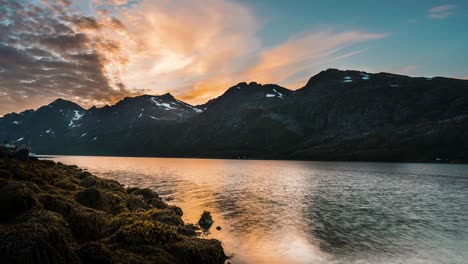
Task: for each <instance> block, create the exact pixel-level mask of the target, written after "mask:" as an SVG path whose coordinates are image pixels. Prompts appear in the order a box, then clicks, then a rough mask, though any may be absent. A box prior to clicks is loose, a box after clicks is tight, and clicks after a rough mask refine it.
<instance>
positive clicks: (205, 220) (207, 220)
mask: <svg viewBox="0 0 468 264" xmlns="http://www.w3.org/2000/svg"><path fill="white" fill-rule="evenodd" d="M213 223H214V221H213V218H212V217H211V213H210V212H208V211H204V212H203V214H202V215H201V217H200V220H198V224H199V225H200V226H201V227H202V228H204V229H209V228H210V227H211V226H212V225H213Z"/></svg>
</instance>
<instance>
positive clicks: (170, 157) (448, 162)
mask: <svg viewBox="0 0 468 264" xmlns="http://www.w3.org/2000/svg"><path fill="white" fill-rule="evenodd" d="M60 156H64V157H116V158H155V159H202V160H206V159H213V160H248V161H255V160H258V161H303V162H350V163H402V164H462V165H463V164H468V162H455V161H446V162H444V161H388V160H381V161H379V160H339V159H337V160H325V159H323V160H320V159H315V160H309V159H281V158H278V159H273V158H229V157H192V156H187V157H184V156H124V155H122V156H121V155H83V154H79V155H69V154H56V155H55V154H45V155H36V157H37V158H39V159H53V158H56V157H60Z"/></svg>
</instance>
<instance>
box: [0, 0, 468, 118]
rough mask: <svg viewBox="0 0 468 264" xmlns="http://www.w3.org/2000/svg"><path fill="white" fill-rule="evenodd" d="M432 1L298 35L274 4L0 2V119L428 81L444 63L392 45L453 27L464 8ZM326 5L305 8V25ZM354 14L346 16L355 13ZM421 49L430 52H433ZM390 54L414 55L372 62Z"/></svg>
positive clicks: (311, 27) (457, 73) (456, 73)
mask: <svg viewBox="0 0 468 264" xmlns="http://www.w3.org/2000/svg"><path fill="white" fill-rule="evenodd" d="M363 2H368V1H363ZM432 2H434V3H432V5H429V4H428V5H427V6H426V5H417V6H412V7H411V9H412V10H419V12H420V13H414V14H413V16H414V17H413V18H410V17H405V18H403V17H397V18H395V19H393V21H391V20H389V19H391V18H389V19H386V20H385V21H376V24H372V23H370V22H372V21H373V20H372V19H374V18H373V17H371V16H370V15H369V17H368V18H363V19H362V21H358V20H356V19H354V20H356V21H354V22H353V21H348V22H346V19H345V16H343V19H342V20H340V21H333V19H330V20H329V21H327V20H323V21H320V22H319V23H317V22H315V20H314V19H312V18H311V21H310V23H303V25H302V26H301V27H299V28H298V27H297V26H295V25H296V23H297V22H299V21H300V20H301V19H304V18H303V17H302V16H301V13H300V12H299V10H295V9H294V10H295V11H297V12H298V14H297V17H293V18H291V17H289V18H288V19H287V20H286V14H285V15H284V16H282V14H281V13H280V12H279V10H280V9H281V7H282V6H281V4H280V3H276V2H275V1H271V2H270V1H268V3H267V2H262V1H259V2H258V3H257V4H255V5H254V4H248V3H247V2H245V1H240V0H238V1H236V0H223V1H217V0H207V1H204V2H203V4H200V2H199V1H193V0H181V1H170V0H156V1H149V0H112V1H104V0H86V1H69V0H61V1H48V0H42V1H38V0H30V1H26V2H16V1H9V0H1V1H0V3H1V6H2V7H0V15H1V16H0V18H1V24H0V25H1V27H2V33H1V34H0V41H1V43H2V44H1V46H0V53H1V54H2V56H1V57H2V58H0V94H1V95H2V96H1V98H0V103H1V104H2V108H1V112H0V115H3V114H5V113H7V112H11V111H16V112H18V111H21V110H25V109H28V108H35V107H38V106H40V105H42V104H45V103H47V102H50V101H52V100H53V99H55V98H58V97H63V98H65V99H70V100H74V101H76V102H78V103H80V104H81V105H83V106H84V107H90V106H92V105H98V106H102V105H105V104H112V103H115V102H116V101H118V100H120V99H122V98H123V97H125V96H133V95H138V94H143V93H149V94H162V93H166V92H171V93H172V94H173V95H174V96H176V97H178V98H180V99H183V100H186V101H187V102H189V103H192V104H201V103H204V102H206V101H207V100H209V99H210V98H213V97H216V96H219V95H220V94H222V93H223V92H224V91H225V90H226V89H227V88H228V87H230V86H232V85H235V84H236V83H239V82H242V81H247V82H249V81H256V82H260V83H278V84H280V85H283V86H285V87H288V88H289V89H297V88H300V87H302V86H303V85H304V84H305V83H306V82H307V80H308V78H310V76H312V75H313V74H315V73H317V72H319V71H321V70H323V69H326V68H329V67H335V68H361V69H362V70H367V71H374V72H378V71H392V72H397V73H402V74H408V75H425V76H430V75H431V74H434V73H435V72H437V71H436V70H435V69H434V67H435V65H439V64H440V63H445V60H447V59H437V58H438V57H439V56H438V55H436V57H437V58H436V60H434V61H433V64H432V65H431V64H427V63H426V64H424V62H425V59H422V58H423V57H424V56H427V55H428V54H429V53H428V52H427V51H426V49H419V50H418V49H414V48H412V47H409V45H406V44H405V45H406V46H408V47H404V46H401V47H399V46H398V45H400V44H402V45H403V43H401V38H402V35H404V34H407V31H408V29H405V27H409V25H411V27H414V28H413V29H411V30H413V31H417V30H423V31H425V30H427V28H428V27H430V25H429V24H435V23H439V24H443V23H445V24H447V23H449V22H448V21H450V20H451V19H461V18H458V17H457V14H459V12H461V10H462V9H463V8H465V7H462V6H461V4H460V5H455V4H445V5H436V2H437V1H432ZM361 5H362V6H363V7H364V6H365V7H366V8H370V9H372V8H376V6H375V4H369V3H366V5H364V4H363V3H356V5H355V6H361ZM328 7H329V6H327V5H323V4H317V5H316V6H309V5H307V8H310V10H309V12H310V14H311V15H310V16H311V17H313V16H314V15H313V14H314V13H315V12H319V10H320V9H321V8H328ZM294 10H289V9H286V10H285V12H286V13H287V12H291V11H294ZM353 10H354V9H350V12H351V14H354V15H357V14H358V13H359V11H353ZM266 13H267V14H266ZM351 17H353V16H351ZM366 19H367V20H366ZM295 20H297V21H295ZM365 21H368V22H369V23H368V24H365V23H363V22H365ZM405 21H406V22H405ZM408 21H409V22H408ZM389 23H390V24H391V25H390V26H388V24H389ZM405 23H408V25H406V26H405V25H404V24H405ZM414 24H416V25H414ZM379 25H380V26H379ZM447 26H449V25H443V27H447ZM272 27H277V29H278V31H277V32H274V31H273V32H272V31H271V28H272ZM289 27H291V29H290V30H289V29H288V28H289ZM441 30H443V29H442V28H441ZM414 38H415V39H414V40H413V41H415V42H420V43H421V45H429V43H423V42H421V41H422V40H421V38H420V37H418V36H414ZM459 41H460V42H462V41H465V42H466V39H464V40H462V39H459ZM432 45H433V46H434V49H436V46H441V45H444V44H443V43H435V44H432ZM395 48H398V49H402V50H408V51H410V50H411V52H416V54H417V53H419V57H420V58H417V57H415V56H412V57H409V58H402V60H401V61H393V60H387V61H386V62H385V63H384V62H382V61H383V58H389V57H392V54H393V53H394V52H395ZM434 49H431V55H432V50H434ZM465 52H466V50H465ZM465 55H466V54H465ZM462 57H463V56H462ZM437 60H438V61H437ZM461 63H462V64H461V65H459V67H458V69H457V70H454V69H452V68H449V67H446V69H447V72H444V73H445V74H446V75H448V76H452V77H455V78H466V77H464V76H466V72H467V71H468V65H467V64H466V62H461ZM439 72H440V71H439Z"/></svg>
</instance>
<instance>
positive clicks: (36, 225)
mask: <svg viewBox="0 0 468 264" xmlns="http://www.w3.org/2000/svg"><path fill="white" fill-rule="evenodd" d="M18 222H19V223H17V224H15V225H13V226H2V225H0V259H1V260H2V263H25V264H27V263H31V264H32V263H57V264H59V263H79V259H78V257H77V256H76V254H75V252H74V250H73V245H74V243H73V239H72V236H71V234H70V232H69V231H68V229H67V228H66V226H67V224H66V222H65V221H64V220H63V218H62V217H61V216H60V215H58V214H56V213H52V212H49V211H45V210H39V211H35V212H32V213H29V214H26V215H24V216H22V218H21V219H18Z"/></svg>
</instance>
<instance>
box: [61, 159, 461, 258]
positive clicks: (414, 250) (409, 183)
mask: <svg viewBox="0 0 468 264" xmlns="http://www.w3.org/2000/svg"><path fill="white" fill-rule="evenodd" d="M54 160H55V161H60V162H63V163H66V164H76V165H78V166H81V167H84V168H87V169H89V171H90V172H92V173H94V174H96V175H98V176H101V177H106V178H112V179H116V180H118V181H119V182H121V183H123V184H125V185H126V186H139V187H149V188H152V189H154V190H155V191H157V192H158V193H159V194H160V195H161V197H162V198H163V199H165V200H167V201H168V202H169V203H171V204H175V205H178V206H180V207H181V208H182V209H183V211H184V217H183V218H184V220H185V221H187V222H192V223H195V222H197V221H198V218H199V217H200V215H201V213H202V212H203V210H209V211H211V212H212V214H213V218H214V220H215V225H214V226H213V227H212V230H211V234H209V235H208V236H209V237H213V238H217V239H220V240H221V241H222V242H223V246H224V248H225V250H226V251H227V252H228V253H230V254H234V258H233V259H232V260H231V263H319V264H320V263H325V264H328V263H468V165H442V164H389V163H346V162H301V161H245V160H208V159H162V158H121V157H75V156H59V157H55V158H54ZM217 225H219V226H221V227H222V230H221V231H217V230H216V229H214V227H215V226H217Z"/></svg>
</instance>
